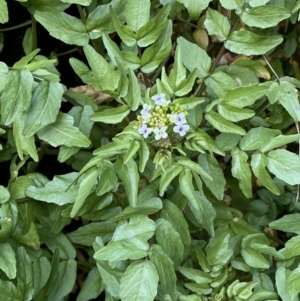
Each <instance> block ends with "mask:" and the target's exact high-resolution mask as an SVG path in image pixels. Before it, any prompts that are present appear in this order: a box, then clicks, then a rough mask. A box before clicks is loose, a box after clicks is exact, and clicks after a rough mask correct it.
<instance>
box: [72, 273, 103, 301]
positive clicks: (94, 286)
mask: <svg viewBox="0 0 300 301" xmlns="http://www.w3.org/2000/svg"><path fill="white" fill-rule="evenodd" d="M103 290H104V284H103V281H102V279H101V276H100V273H99V271H98V269H97V268H93V269H92V270H91V271H90V272H89V273H88V275H87V277H86V279H85V281H84V282H83V285H82V287H81V290H80V292H79V294H78V297H77V299H76V301H88V300H91V299H96V298H97V297H98V296H99V295H100V294H101V292H102V291H103Z"/></svg>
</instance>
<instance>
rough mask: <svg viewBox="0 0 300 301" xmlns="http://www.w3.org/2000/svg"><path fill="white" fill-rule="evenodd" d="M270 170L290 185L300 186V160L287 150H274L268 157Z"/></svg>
mask: <svg viewBox="0 0 300 301" xmlns="http://www.w3.org/2000/svg"><path fill="white" fill-rule="evenodd" d="M267 160H268V163H267V166H268V169H269V170H270V171H271V172H272V173H273V174H274V175H275V176H276V177H277V178H278V179H280V180H282V181H284V182H286V183H287V184H290V185H297V184H300V158H299V156H298V155H296V154H294V153H291V152H289V151H287V150H285V149H277V150H272V151H270V152H269V153H268V157H267Z"/></svg>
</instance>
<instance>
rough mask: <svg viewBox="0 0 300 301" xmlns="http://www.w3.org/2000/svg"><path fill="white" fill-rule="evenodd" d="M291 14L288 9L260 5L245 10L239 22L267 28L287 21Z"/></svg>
mask: <svg viewBox="0 0 300 301" xmlns="http://www.w3.org/2000/svg"><path fill="white" fill-rule="evenodd" d="M290 16H291V13H290V11H289V10H288V9H286V8H284V7H280V6H275V5H262V6H257V7H253V8H249V9H246V10H245V11H244V12H243V13H242V15H241V20H242V21H243V22H244V23H245V24H246V25H248V26H254V27H259V28H268V27H272V26H276V25H277V24H278V23H279V22H280V21H282V20H284V19H288V18H289V17H290Z"/></svg>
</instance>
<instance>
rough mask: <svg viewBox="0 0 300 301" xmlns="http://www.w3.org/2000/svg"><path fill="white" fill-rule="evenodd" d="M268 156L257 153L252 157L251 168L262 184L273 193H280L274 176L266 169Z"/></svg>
mask: <svg viewBox="0 0 300 301" xmlns="http://www.w3.org/2000/svg"><path fill="white" fill-rule="evenodd" d="M266 166H267V158H266V156H265V155H264V154H262V153H255V154H253V155H252V157H251V168H252V171H253V173H254V175H255V176H256V177H257V178H258V179H259V181H260V182H261V184H262V185H263V186H265V187H266V188H268V189H269V190H270V191H271V192H272V193H274V194H276V195H280V191H279V189H278V188H277V186H276V185H275V184H274V182H273V180H272V178H271V177H270V175H269V174H268V172H267V171H266V169H265V167H266Z"/></svg>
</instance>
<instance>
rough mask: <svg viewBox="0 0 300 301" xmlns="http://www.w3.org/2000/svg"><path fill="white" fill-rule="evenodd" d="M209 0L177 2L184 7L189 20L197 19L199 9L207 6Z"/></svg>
mask: <svg viewBox="0 0 300 301" xmlns="http://www.w3.org/2000/svg"><path fill="white" fill-rule="evenodd" d="M210 1H211V0H203V1H201V2H199V3H196V2H195V1H193V0H179V1H177V2H180V3H182V4H183V5H184V6H185V7H186V9H187V10H188V12H189V16H190V18H191V20H198V19H199V16H200V13H201V11H203V10H204V9H206V8H207V7H208V5H209V2H210Z"/></svg>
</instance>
